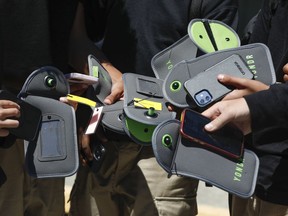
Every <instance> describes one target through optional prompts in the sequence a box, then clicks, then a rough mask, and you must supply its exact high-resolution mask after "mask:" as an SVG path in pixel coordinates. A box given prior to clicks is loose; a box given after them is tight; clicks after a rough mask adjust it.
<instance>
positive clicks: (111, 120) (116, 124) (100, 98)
mask: <svg viewBox="0 0 288 216" xmlns="http://www.w3.org/2000/svg"><path fill="white" fill-rule="evenodd" d="M88 65H89V74H90V75H91V76H96V77H98V79H99V80H98V83H97V84H95V85H93V92H89V95H90V96H92V98H91V99H93V100H95V101H97V102H98V103H97V104H98V105H97V106H103V116H102V120H101V124H102V125H103V127H104V128H107V129H109V130H112V131H114V132H116V133H119V134H125V131H124V128H123V125H122V121H121V116H122V114H123V101H117V102H116V103H114V104H111V105H104V99H105V98H106V97H107V96H108V95H109V94H110V93H111V87H112V80H111V77H110V75H109V73H108V72H107V71H106V70H105V68H104V67H103V66H102V65H101V63H100V62H99V61H98V60H97V59H96V57H94V56H93V55H89V56H88Z"/></svg>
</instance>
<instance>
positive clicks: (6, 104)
mask: <svg viewBox="0 0 288 216" xmlns="http://www.w3.org/2000/svg"><path fill="white" fill-rule="evenodd" d="M0 107H2V108H4V109H6V108H16V109H18V110H19V109H20V106H19V105H18V104H17V103H15V102H13V101H10V100H0Z"/></svg>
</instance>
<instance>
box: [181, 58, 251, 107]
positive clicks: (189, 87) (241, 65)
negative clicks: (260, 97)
mask: <svg viewBox="0 0 288 216" xmlns="http://www.w3.org/2000/svg"><path fill="white" fill-rule="evenodd" d="M219 74H227V75H231V76H235V77H240V78H246V79H253V74H252V73H251V71H250V70H249V68H248V67H247V65H246V64H245V62H244V61H243V60H242V58H241V57H240V56H239V55H237V54H233V55H231V56H229V57H228V58H226V59H224V60H223V61H221V62H219V63H217V64H216V65H214V66H212V67H210V68H208V69H207V70H205V71H203V72H201V73H199V74H197V75H196V76H194V77H193V78H191V79H189V80H187V81H186V82H185V83H184V88H185V90H186V91H187V93H188V94H189V95H190V96H191V98H192V99H193V100H194V101H195V102H196V104H197V105H198V106H200V107H205V106H207V105H208V104H210V103H212V102H215V101H218V100H219V99H221V98H222V97H223V96H225V95H226V94H227V93H229V92H230V91H232V90H233V88H231V87H229V86H225V85H223V84H221V83H220V82H219V81H218V79H217V76H218V75H219Z"/></svg>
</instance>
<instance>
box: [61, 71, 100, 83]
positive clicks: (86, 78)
mask: <svg viewBox="0 0 288 216" xmlns="http://www.w3.org/2000/svg"><path fill="white" fill-rule="evenodd" d="M65 77H66V79H67V81H68V82H69V83H71V84H73V83H84V84H88V85H93V84H96V83H97V82H98V78H97V77H93V76H90V75H86V74H81V73H68V74H65Z"/></svg>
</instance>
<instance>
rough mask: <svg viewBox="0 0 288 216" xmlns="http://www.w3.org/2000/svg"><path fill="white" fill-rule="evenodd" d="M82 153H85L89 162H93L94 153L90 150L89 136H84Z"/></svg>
mask: <svg viewBox="0 0 288 216" xmlns="http://www.w3.org/2000/svg"><path fill="white" fill-rule="evenodd" d="M81 151H82V152H83V153H84V155H85V157H86V158H87V160H88V161H92V160H93V153H92V151H91V148H90V138H89V135H86V134H84V135H83V136H82V145H81Z"/></svg>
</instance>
